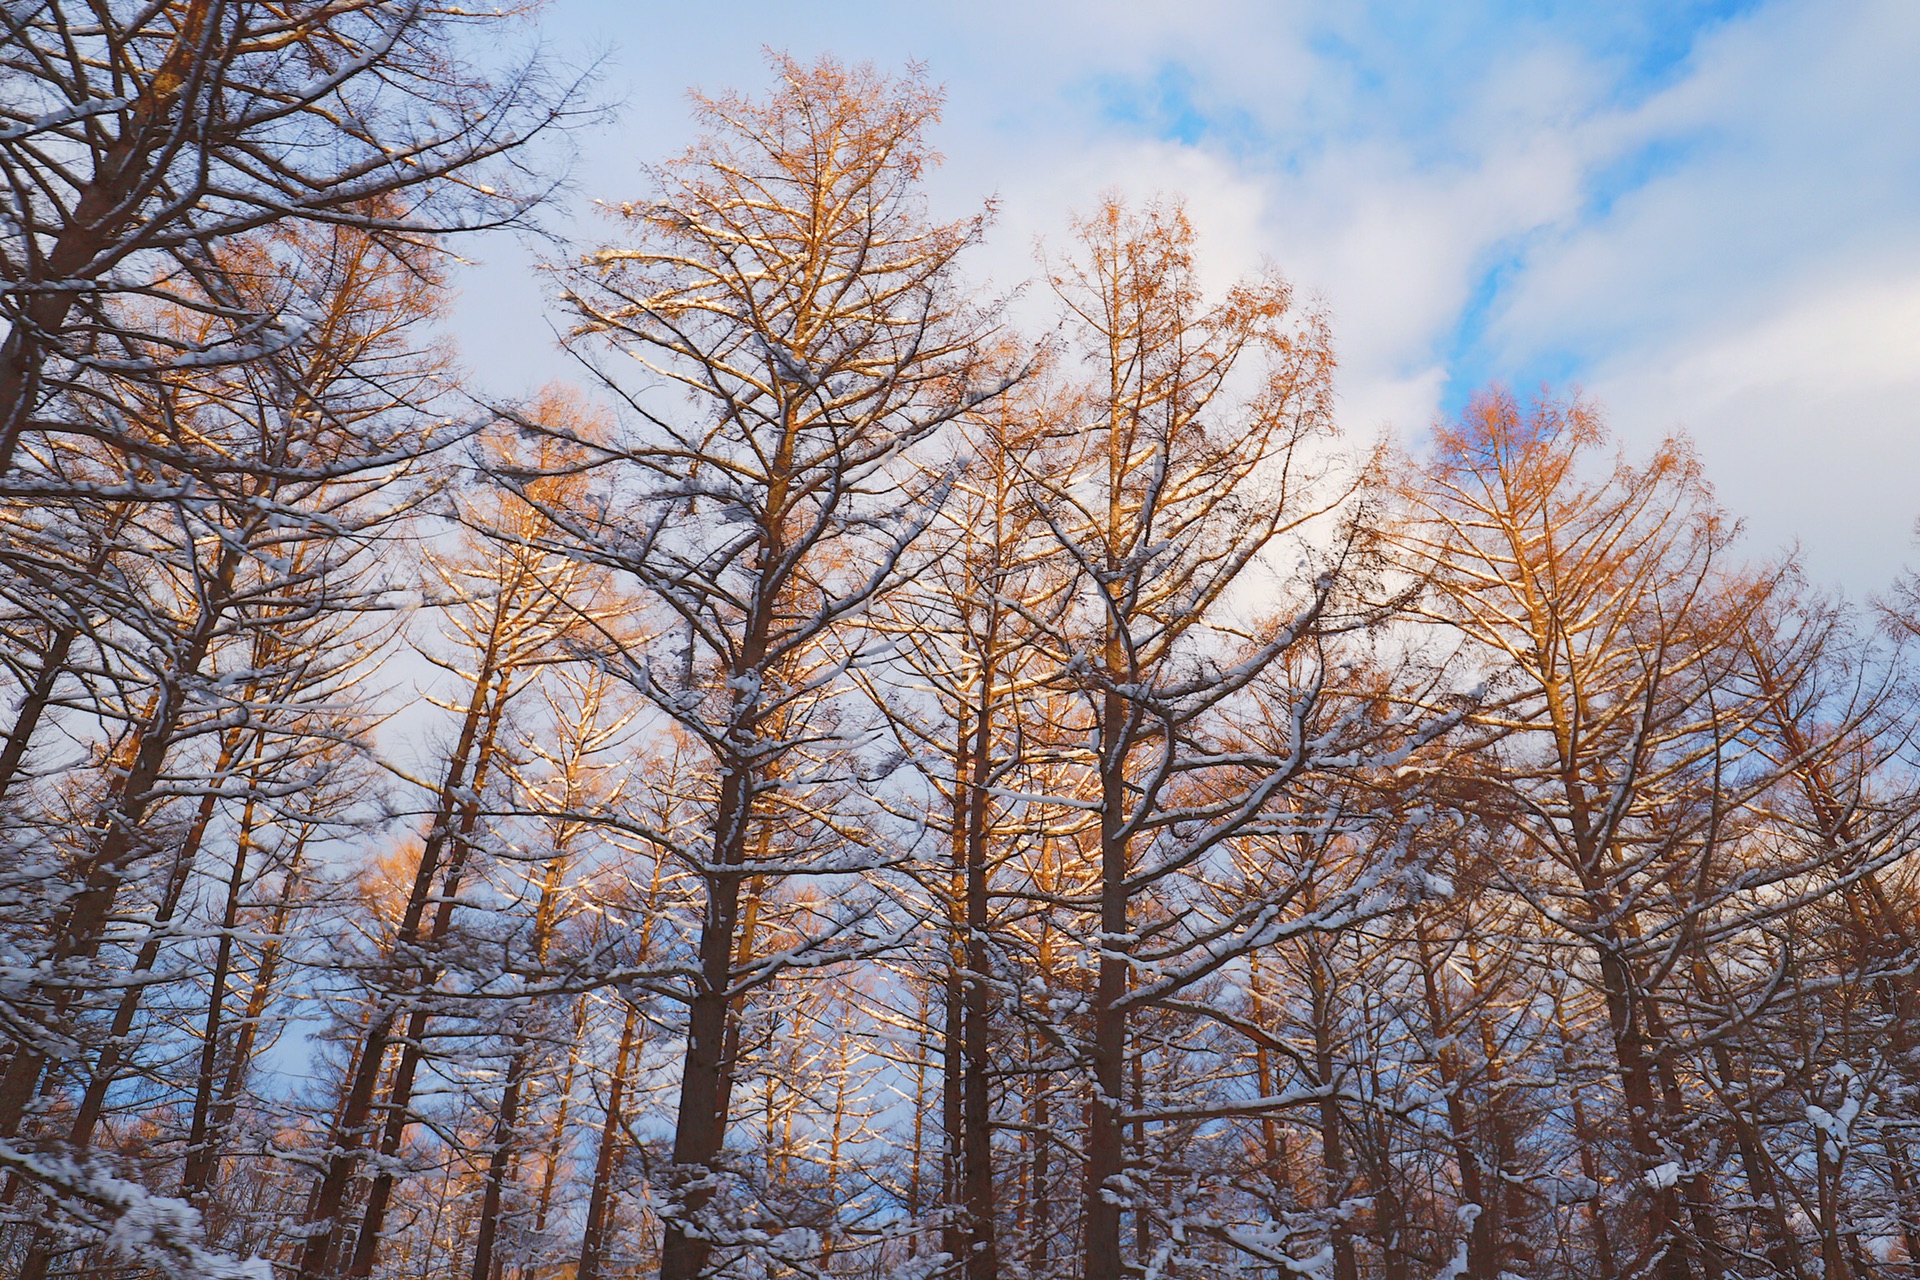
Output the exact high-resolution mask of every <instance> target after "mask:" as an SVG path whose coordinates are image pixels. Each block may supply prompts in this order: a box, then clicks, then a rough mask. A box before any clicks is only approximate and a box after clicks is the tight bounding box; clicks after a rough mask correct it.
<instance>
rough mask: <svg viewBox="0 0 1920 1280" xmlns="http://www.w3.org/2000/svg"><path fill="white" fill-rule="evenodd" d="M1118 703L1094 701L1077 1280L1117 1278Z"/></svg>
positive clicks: (1123, 930) (1121, 840)
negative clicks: (1096, 764) (1093, 907)
mask: <svg viewBox="0 0 1920 1280" xmlns="http://www.w3.org/2000/svg"><path fill="white" fill-rule="evenodd" d="M1126 712H1127V708H1126V704H1125V702H1124V701H1123V700H1122V698H1121V697H1120V695H1119V694H1117V693H1113V692H1109V693H1107V694H1106V695H1105V696H1104V697H1103V699H1102V709H1101V726H1100V737H1101V740H1100V934H1099V939H1100V966H1099V973H1098V976H1097V977H1096V979H1095V989H1094V999H1093V1063H1092V1066H1093V1098H1092V1104H1091V1106H1090V1107H1089V1109H1088V1116H1087V1171H1086V1182H1085V1187H1084V1198H1085V1213H1084V1218H1085V1231H1086V1236H1085V1240H1084V1242H1083V1245H1084V1251H1085V1263H1084V1266H1083V1268H1082V1272H1081V1274H1082V1276H1083V1280H1120V1277H1121V1274H1122V1272H1123V1268H1124V1262H1123V1259H1122V1257H1121V1252H1120V1214H1121V1199H1122V1197H1123V1196H1124V1194H1125V1192H1124V1190H1123V1180H1124V1174H1125V1172H1126V1169H1125V1159H1126V1150H1125V1143H1124V1138H1123V1134H1122V1129H1121V1115H1122V1114H1123V1109H1124V1099H1125V1091H1126V1049H1127V1012H1126V1005H1125V1003H1124V1002H1125V999H1126V994H1127V968H1128V964H1127V952H1128V949H1129V948H1128V941H1129V933H1128V916H1129V913H1128V905H1129V904H1128V901H1127V896H1128V895H1127V841H1126V837H1125V835H1124V834H1123V828H1124V825H1125V819H1126V803H1127V796H1126V775H1125V765H1126V751H1125V747H1124V745H1123V738H1124V735H1125V733H1126V730H1125V727H1124V726H1125V721H1126Z"/></svg>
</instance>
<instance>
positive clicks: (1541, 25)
mask: <svg viewBox="0 0 1920 1280" xmlns="http://www.w3.org/2000/svg"><path fill="white" fill-rule="evenodd" d="M1175 9H1176V7H1175V6H1171V5H1166V4H1161V3H1155V4H1134V3H1114V2H1105V3H1093V2H1091V0H1087V2H1081V0H1053V2H1047V0H1024V2H1018V3H1016V2H1013V0H974V2H973V3H969V4H966V5H958V4H953V5H928V4H921V5H907V4H900V3H887V4H880V3H832V4H828V3H820V2H818V0H813V2H809V0H787V2H786V3H781V4H774V3H757V2H748V3H730V4H727V5H725V6H693V5H676V6H668V5H663V4H652V3H616V2H615V0H553V2H552V3H551V4H550V5H549V6H548V7H547V9H546V10H545V11H544V14H543V16H542V18H541V28H542V32H543V35H544V37H545V38H546V39H547V40H549V41H550V42H551V43H552V44H553V46H554V47H555V48H556V49H557V50H559V51H561V52H562V53H563V54H565V55H566V56H572V57H578V56H582V55H584V54H586V53H588V52H589V51H600V50H605V51H608V52H609V53H610V61H609V63H608V70H607V72H606V76H605V80H604V86H603V87H604V89H605V91H606V92H607V93H608V95H609V96H611V97H614V98H617V99H621V100H623V101H624V102H625V104H626V105H625V107H624V110H623V112H622V115H621V117H620V119H619V120H618V122H617V123H615V124H614V125H612V126H610V127H609V128H607V129H604V130H601V131H599V132H597V133H595V134H594V135H592V136H590V137H587V138H585V139H583V141H582V147H583V150H582V156H581V162H580V166H579V169H578V172H577V186H578V197H579V198H578V199H577V200H576V202H575V208H574V209H573V211H572V213H571V215H570V216H569V217H567V218H563V219H562V220H561V224H562V226H563V227H564V228H565V229H567V230H568V231H569V232H570V233H571V234H572V235H574V236H576V237H577V238H579V239H581V240H582V241H584V242H591V241H592V240H594V239H595V238H596V237H600V236H603V235H605V234H607V228H606V227H605V226H604V224H601V223H599V222H598V221H597V220H596V219H594V217H593V216H592V215H591V213H590V211H588V204H587V202H588V201H589V200H591V199H595V198H602V199H610V200H618V199H622V198H627V197H631V196H633V195H635V194H637V193H638V192H639V191H640V190H641V178H640V167H641V166H642V165H643V164H644V163H645V162H647V161H649V160H654V159H659V158H663V157H665V156H666V155H669V154H671V153H672V152H674V151H676V150H678V149H679V148H680V147H682V146H684V145H685V143H686V141H687V140H688V126H687V118H686V108H685V99H684V92H685V90H686V89H687V88H688V87H690V86H699V87H702V88H706V89H710V90H711V89H720V88H728V87H739V88H748V89H751V88H754V87H757V86H759V85H760V84H762V83H764V80H765V70H764V65H763V63H762V58H761V52H760V51H761V48H762V47H763V46H774V47H778V48H783V49H786V50H788V51H790V52H792V53H794V54H796V55H798V56H801V57H808V56H811V55H814V54H816V53H822V52H832V53H834V54H837V55H838V56H841V57H843V58H847V59H851V60H871V61H874V62H876V63H878V64H879V65H881V66H883V67H898V66H901V65H903V64H904V63H905V62H906V61H908V60H909V59H914V60H919V61H922V62H924V63H925V64H926V65H927V67H928V71H929V74H930V75H931V76H932V77H933V78H934V79H935V80H937V81H940V82H942V83H943V84H945V86H946V88H947V92H948V108H947V113H946V120H945V123H944V125H943V126H942V128H941V131H940V135H939V141H940V144H941V147H942V149H943V151H944V152H945V153H946V155H947V163H946V165H945V166H944V168H943V169H942V170H941V171H940V172H939V173H938V174H937V175H936V176H935V178H934V180H933V184H932V185H933V189H934V195H935V198H936V201H937V202H938V204H940V205H941V206H942V207H943V208H944V209H946V210H948V211H950V212H954V213H957V212H960V211H961V210H963V209H965V208H966V207H968V206H969V205H973V204H977V203H978V202H979V201H980V200H982V199H984V198H986V197H988V196H994V197H996V198H997V200H998V204H999V216H998V219H997V223H996V228H995V233H994V236H993V240H992V242H991V243H990V244H989V245H988V246H986V248H985V250H984V251H983V253H982V254H981V257H980V260H979V262H978V263H977V267H978V269H979V270H980V271H981V272H982V274H983V275H986V276H990V277H991V278H992V279H993V281H994V282H995V283H996V284H998V285H1000V286H1002V287H1005V286H1010V285H1012V284H1014V283H1016V282H1017V281H1018V280H1020V279H1021V278H1023V277H1024V276H1025V275H1026V274H1027V273H1028V272H1029V271H1030V270H1031V264H1032V251H1033V246H1034V244H1035V242H1036V241H1037V240H1039V241H1044V240H1045V239H1047V238H1049V237H1057V236H1058V235H1059V234H1060V233H1061V230H1062V228H1063V227H1064V225H1065V222H1066V219H1067V217H1068V215H1069V214H1070V213H1071V212H1072V211H1073V210H1074V209H1076V208H1084V207H1086V206H1087V205H1089V204H1090V203H1091V202H1092V201H1093V200H1095V199H1097V198H1098V197H1099V195H1100V194H1101V193H1102V192H1104V191H1107V190H1111V189H1115V188H1117V189H1119V190H1121V191H1124V192H1127V193H1130V194H1134V195H1139V196H1146V195H1150V194H1153V193H1156V192H1181V193H1184V194H1185V196H1186V198H1187V199H1188V201H1189V207H1190V210H1191V212H1192V213H1193V215H1194V217H1195V220H1196V222H1197V223H1198V225H1199V227H1200V229H1201V232H1202V235H1203V252H1204V253H1205V254H1206V255H1207V262H1208V263H1209V264H1210V268H1211V270H1212V271H1213V273H1214V274H1216V276H1217V278H1218V279H1220V280H1223V281H1224V280H1226V279H1229V278H1231V276H1232V275H1234V274H1237V273H1238V272H1239V271H1241V270H1244V269H1247V268H1249V267H1252V266H1255V265H1258V264H1260V263H1261V262H1263V261H1271V262H1274V263H1276V264H1277V265H1279V266H1280V268H1281V269H1282V270H1283V271H1285V272H1286V273H1287V274H1288V275H1289V276H1291V277H1292V278H1293V279H1294V280H1295V282H1296V283H1297V284H1298V285H1299V286H1301V287H1302V288H1303V289H1306V290H1308V291H1310V292H1312V293H1314V294H1316V295H1318V296H1319V297H1320V298H1322V299H1324V301H1325V302H1326V304H1327V305H1328V306H1329V307H1330V308H1331V310H1332V312H1333V314H1334V317H1335V324H1336V334H1337V337H1338V341H1339V344H1340V349H1341V353H1342V363H1343V373H1342V383H1341V397H1342V399H1341V404H1342V413H1343V416H1344V418H1345V420H1346V423H1347V425H1348V427H1349V428H1350V429H1351V430H1353V431H1355V432H1357V433H1370V432H1374V431H1378V430H1383V429H1385V430H1391V431H1393V432H1395V433H1396V434H1397V435H1399V436H1400V437H1401V438H1402V439H1405V440H1417V439H1418V438H1419V436H1420V434H1421V432H1422V431H1423V430H1424V429H1425V428H1426V427H1427V426H1428V425H1430V424H1431V423H1432V422H1433V421H1434V420H1435V418H1436V416H1438V415H1441V414H1444V413H1447V412H1451V411H1453V410H1455V409H1457V408H1458V407H1459V405H1460V404H1461V403H1462V402H1463V401H1464V399H1465V398H1466V396H1467V395H1469V394H1470V393H1471V392H1472V390H1474V389H1475V388H1477V387H1479V386H1483V385H1485V384H1486V383H1488V382H1490V381H1501V382H1504V383H1507V384H1509V385H1511V386H1514V387H1515V388H1517V389H1520V390H1522V391H1531V390H1533V389H1535V388H1537V387H1539V386H1541V385H1542V384H1547V385H1551V386H1553V387H1555V388H1562V389H1563V388H1566V387H1568V386H1572V385H1578V386H1580V387H1582V388H1584V389H1585V390H1586V391H1587V392H1588V393H1589V394H1590V395H1592V396H1594V397H1595V398H1597V399H1598V400H1599V401H1600V402H1601V403H1602V405H1603V406H1604V408H1605V409H1606V411H1607V415H1608V419H1609V421H1610V423H1611V424H1612V426H1613V428H1614V431H1615V434H1616V435H1617V436H1618V438H1619V439H1620V440H1621V441H1622V442H1623V444H1624V445H1625V446H1626V447H1627V448H1629V449H1633V448H1635V447H1643V446H1645V445H1646V444H1649V443H1651V442H1652V441H1653V440H1655V439H1657V438H1658V437H1660V436H1661V435H1664V434H1665V433H1667V432H1670V431H1673V430H1685V431H1687V432H1688V433H1690V434H1691V435H1692V436H1693V437H1694V438H1695V439H1696V440H1697V441H1698V443H1699V445H1700V448H1701V451H1702V453H1703V454H1704V455H1705V457H1706V460H1707V463H1708V469H1709V474H1710V476H1711V477H1712V478H1713V479H1714V481H1715V482H1716V484H1717V486H1718V488H1719V491H1720V496H1721V499H1722V501H1723V503H1724V504H1725V505H1726V506H1727V507H1728V508H1729V509H1730V510H1731V511H1733V512H1734V513H1735V514H1737V515H1740V516H1742V517H1744V518H1745V519H1746V520H1747V523H1748V527H1749V531H1750V542H1749V547H1750V550H1751V551H1752V552H1753V553H1754V554H1756V555H1763V554H1769V553H1772V552H1773V551H1775V550H1777V549H1779V548H1782V547H1784V546H1787V545H1789V544H1792V543H1795V542H1797V543H1799V544H1800V545H1801V547H1802V548H1803V551H1804V555H1805V558H1806V560H1807V562H1808V565H1809V567H1810V569H1811V570H1812V571H1813V572H1814V574H1815V576H1816V577H1817V578H1820V579H1822V580H1826V581H1830V582H1835V583H1838V584H1841V585H1844V586H1845V587H1846V588H1847V589H1848V590H1849V591H1851V592H1853V593H1854V594H1855V595H1865V594H1868V593H1871V592H1873V591H1876V590H1880V589H1882V588H1883V587H1884V586H1885V584H1886V583H1887V581H1889V580H1890V579H1891V577H1892V575H1893V574H1894V573H1895V572H1897V570H1898V568H1899V566H1900V565H1901V564H1903V563H1907V562H1911V561H1914V560H1917V559H1920V555H1916V553H1915V548H1914V542H1913V537H1912V531H1913V524H1914V520H1915V518H1916V516H1920V483H1916V480H1920V127H1916V122H1920V75H1916V74H1915V72H1914V70H1913V69H1914V68H1915V67H1920V4H1915V3H1912V0H1882V2H1879V3H1873V2H1860V3H1855V2H1853V0H1820V2H1819V3H1814V2H1811V0H1757V2H1756V0H1746V2H1741V3H1729V2H1724V0H1719V2H1708V0H1702V2H1699V3H1686V2H1685V0H1671V2H1669V3H1630V2H1621V3H1608V4H1597V3H1519V2H1517V0H1509V2H1506V3H1499V2H1493V0H1489V2H1487V3H1477V4H1476V3H1468V2H1466V0H1450V2H1449V3H1444V4H1443V3H1426V4H1414V3H1385V2H1376V3H1353V2H1351V0H1349V2H1347V3H1339V2H1336V0H1327V2H1324V3H1321V2H1317V0H1316V2H1312V3H1254V2H1252V0H1191V2H1190V3H1187V4H1184V5H1182V6H1178V11H1177V12H1175ZM527 265H528V264H527V259H526V257H525V255H524V254H521V253H518V252H515V251H511V250H506V249H502V248H498V247H496V248H495V250H493V251H492V252H491V253H490V254H489V255H488V259H487V262H486V264H485V265H484V266H482V267H481V268H479V269H477V270H476V271H475V272H474V273H473V274H472V275H471V277H470V279H469V282H468V296H467V299H466V302H465V303H464V304H463V307H462V309H461V311H460V313H459V314H458V316H457V317H456V320H457V325H458V328H459V331H460V333H461V335H462V339H463V342H464V344H465V346H466V348H467V350H468V353H469V359H470V362H471V363H472V364H473V365H474V367H476V368H478V369H482V370H485V371H486V372H487V374H488V376H489V377H490V378H492V379H494V380H495V381H496V382H498V383H500V384H502V385H501V386H500V389H501V390H507V391H512V390H517V389H521V388H522V387H523V386H525V385H530V384H531V383H533V382H537V381H538V380H540V379H541V378H543V377H547V376H554V375H559V374H563V372H564V366H563V365H562V364H561V363H560V362H559V361H558V360H557V359H555V358H554V357H553V355H552V353H551V340H550V334H549V331H548V328H547V325H546V322H545V321H544V320H543V319H542V318H541V314H542V308H543V305H544V304H543V300H542V297H541V292H542V287H543V286H542V282H541V281H540V280H539V279H538V278H537V277H535V276H534V275H532V274H531V273H530V272H529V271H528V269H527Z"/></svg>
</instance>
